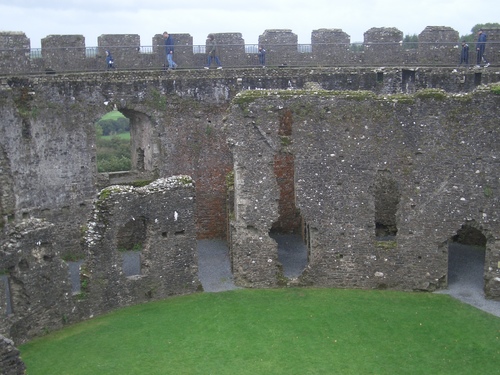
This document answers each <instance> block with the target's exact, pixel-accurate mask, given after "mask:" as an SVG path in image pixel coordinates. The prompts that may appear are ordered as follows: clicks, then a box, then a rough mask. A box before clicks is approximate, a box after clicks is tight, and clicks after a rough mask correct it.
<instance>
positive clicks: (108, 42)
mask: <svg viewBox="0 0 500 375" xmlns="http://www.w3.org/2000/svg"><path fill="white" fill-rule="evenodd" d="M97 45H98V46H99V49H98V54H97V61H98V69H106V67H107V65H106V50H109V51H110V53H111V55H112V56H113V60H114V62H115V67H116V68H119V69H130V68H140V67H141V59H140V51H141V39H140V37H139V35H137V34H107V35H101V36H100V37H98V38H97Z"/></svg>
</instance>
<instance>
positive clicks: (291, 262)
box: [269, 110, 308, 278]
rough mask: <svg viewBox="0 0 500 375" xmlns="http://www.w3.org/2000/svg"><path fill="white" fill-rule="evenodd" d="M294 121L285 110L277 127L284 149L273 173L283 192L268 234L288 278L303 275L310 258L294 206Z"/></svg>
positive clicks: (278, 157)
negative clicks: (276, 246) (274, 243)
mask: <svg viewBox="0 0 500 375" xmlns="http://www.w3.org/2000/svg"><path fill="white" fill-rule="evenodd" d="M292 124H293V118H292V112H291V111H290V110H285V111H283V113H282V115H281V117H280V126H279V129H278V135H279V136H280V138H281V148H280V151H279V152H278V153H277V154H276V155H275V156H274V175H275V177H276V182H277V184H278V189H279V192H280V198H279V202H278V211H279V217H278V220H277V221H276V222H274V223H273V225H272V227H271V230H270V231H269V236H270V237H271V238H273V239H274V240H275V241H276V243H277V244H278V261H279V262H280V263H281V265H282V266H283V274H284V276H285V277H288V278H296V277H298V276H300V275H301V274H302V271H303V270H304V268H305V267H306V266H307V261H308V250H307V246H306V244H305V236H304V233H303V232H304V231H302V230H301V229H302V227H303V220H302V217H301V214H300V211H299V210H298V209H297V207H296V205H295V156H294V155H293V153H292V152H291V151H290V145H291V144H292V137H291V136H292Z"/></svg>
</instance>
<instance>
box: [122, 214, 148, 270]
mask: <svg viewBox="0 0 500 375" xmlns="http://www.w3.org/2000/svg"><path fill="white" fill-rule="evenodd" d="M146 233H147V231H146V218H145V217H138V218H134V219H132V220H130V221H129V222H127V223H126V224H125V225H124V226H123V227H121V228H120V230H119V231H118V235H117V249H118V251H119V252H120V253H121V254H122V270H123V273H124V275H125V276H127V277H128V276H136V275H140V274H141V252H142V250H143V248H144V244H145V243H146Z"/></svg>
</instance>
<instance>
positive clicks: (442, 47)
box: [418, 26, 475, 66]
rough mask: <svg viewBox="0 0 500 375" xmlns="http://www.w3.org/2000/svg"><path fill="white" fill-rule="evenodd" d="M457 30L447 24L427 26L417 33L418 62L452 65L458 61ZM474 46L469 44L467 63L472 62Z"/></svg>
mask: <svg viewBox="0 0 500 375" xmlns="http://www.w3.org/2000/svg"><path fill="white" fill-rule="evenodd" d="M459 37H460V36H459V34H458V31H455V30H453V29H452V28H451V27H447V26H427V27H426V28H425V29H424V31H422V32H421V33H420V34H419V35H418V62H419V64H426V65H427V64H429V65H433V66H436V65H445V66H450V65H452V66H454V65H458V63H459V62H460V48H461V47H460V43H459ZM473 51H474V46H470V52H471V53H470V56H469V64H472V63H473V62H474V57H475V55H474V52H473Z"/></svg>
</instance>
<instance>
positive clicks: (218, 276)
mask: <svg viewBox="0 0 500 375" xmlns="http://www.w3.org/2000/svg"><path fill="white" fill-rule="evenodd" d="M273 238H274V239H275V240H276V241H277V242H278V257H279V259H280V262H281V263H282V264H283V270H284V273H285V276H286V277H288V278H295V277H298V276H300V274H301V273H302V270H303V269H304V268H305V266H306V265H307V251H306V248H305V246H304V244H303V242H302V240H301V238H300V236H295V235H277V236H273ZM449 251H450V254H452V256H450V259H449V275H448V289H446V290H441V291H438V292H436V293H440V294H449V295H450V296H452V297H454V298H456V299H458V300H460V301H462V302H464V303H467V304H469V305H472V306H474V307H477V308H478V309H481V310H484V311H486V312H488V313H490V314H493V315H495V316H499V317H500V301H492V300H487V299H485V298H484V292H483V286H484V280H483V267H484V251H483V252H481V251H478V250H477V249H474V248H473V247H471V246H466V245H461V244H458V243H453V244H451V245H450V247H449ZM198 269H199V278H200V281H201V284H202V285H203V289H204V290H205V292H222V291H225V290H232V289H237V286H235V285H234V282H233V276H232V273H231V262H230V260H229V248H228V246H227V244H226V242H225V241H222V240H201V241H198Z"/></svg>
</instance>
